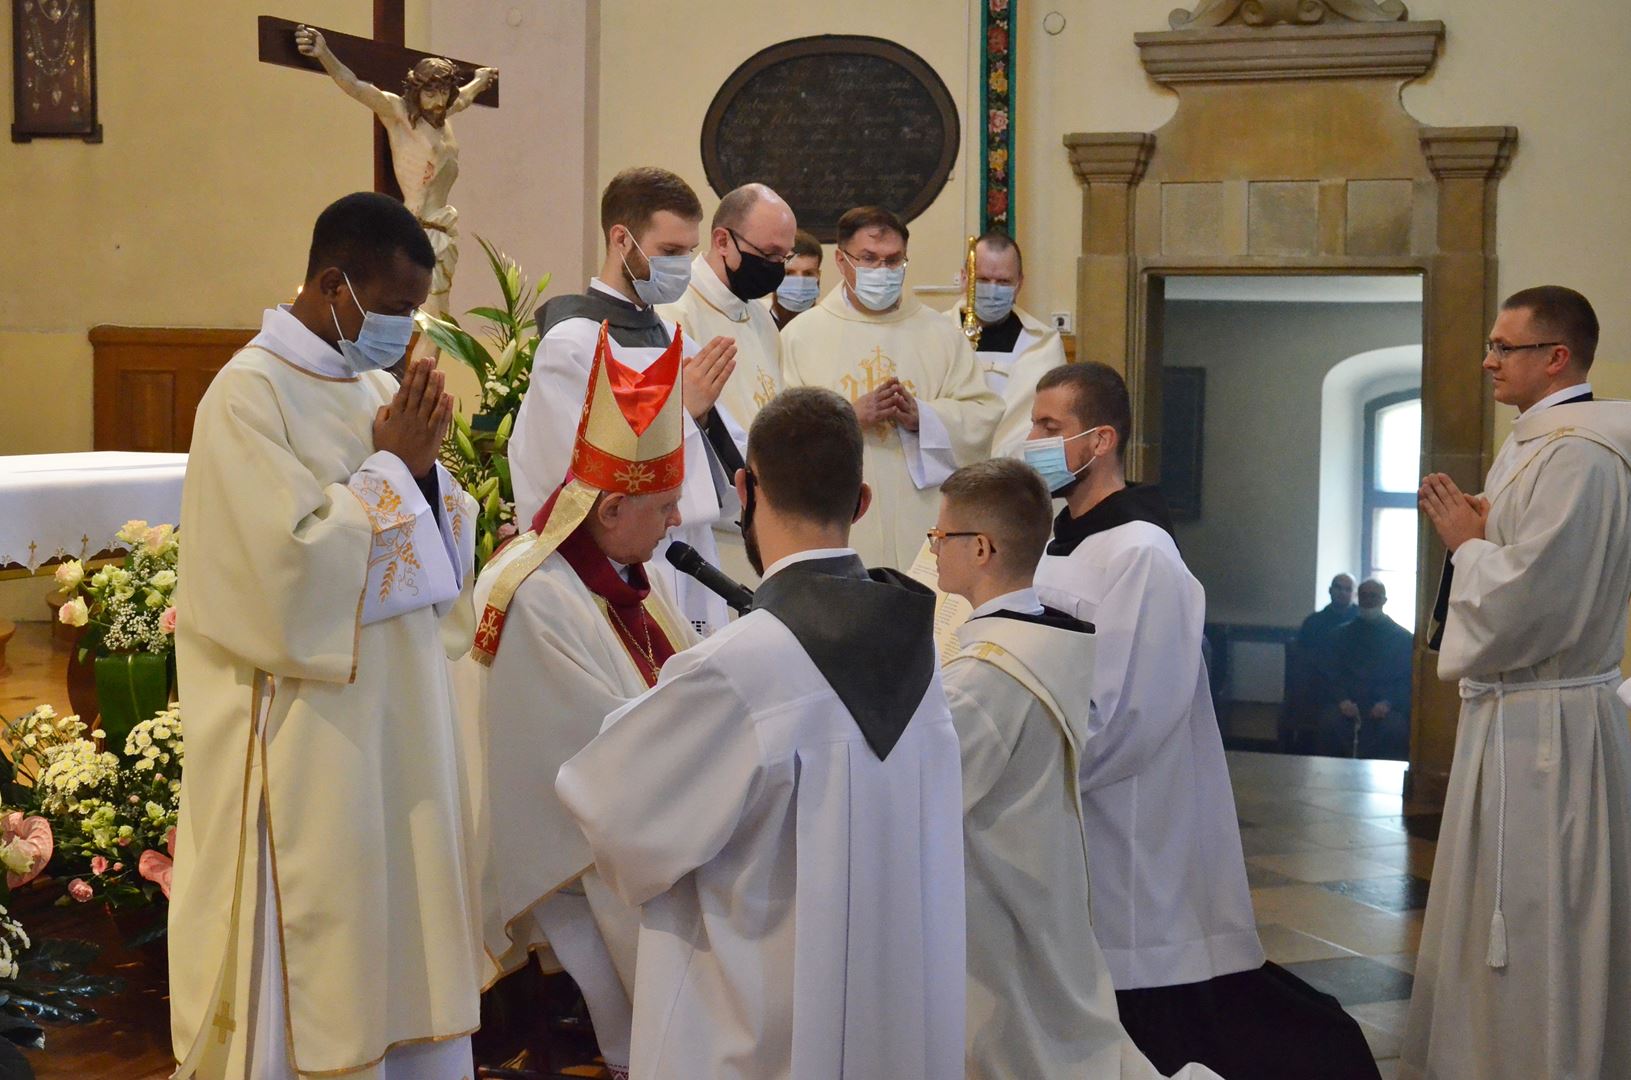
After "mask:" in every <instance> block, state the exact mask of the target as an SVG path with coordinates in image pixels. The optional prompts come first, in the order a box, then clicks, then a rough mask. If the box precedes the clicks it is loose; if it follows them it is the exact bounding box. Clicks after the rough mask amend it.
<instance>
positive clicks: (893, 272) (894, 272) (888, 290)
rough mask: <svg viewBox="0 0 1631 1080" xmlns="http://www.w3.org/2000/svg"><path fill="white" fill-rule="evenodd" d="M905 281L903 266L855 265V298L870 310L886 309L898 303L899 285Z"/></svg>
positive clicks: (904, 268)
mask: <svg viewBox="0 0 1631 1080" xmlns="http://www.w3.org/2000/svg"><path fill="white" fill-rule="evenodd" d="M905 283H906V267H904V266H895V267H889V266H873V267H866V266H857V267H856V268H855V299H857V300H859V301H860V302H861V304H862V305H863V306H864V307H866V308H868V309H869V310H871V311H888V310H889V309H890V308H892V307H894V306H895V305H896V304H898V303H900V287H901V286H902V285H904V284H905Z"/></svg>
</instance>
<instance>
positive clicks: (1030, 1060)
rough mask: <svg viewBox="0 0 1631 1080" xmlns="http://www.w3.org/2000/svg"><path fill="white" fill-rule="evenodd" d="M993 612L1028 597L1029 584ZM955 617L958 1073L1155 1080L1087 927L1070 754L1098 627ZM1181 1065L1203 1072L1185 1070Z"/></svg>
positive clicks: (1084, 716) (995, 1078) (1086, 887)
mask: <svg viewBox="0 0 1631 1080" xmlns="http://www.w3.org/2000/svg"><path fill="white" fill-rule="evenodd" d="M1027 593H1028V595H1026V594H1025V593H1021V594H1014V595H1012V596H1011V597H1004V598H1002V599H1003V601H1006V603H999V604H998V605H997V608H996V610H1001V609H1003V608H1007V609H1009V610H1015V611H1024V610H1026V609H1027V608H1033V609H1035V610H1039V609H1036V608H1035V607H1034V605H1033V604H1028V603H1027V601H1034V600H1035V598H1036V594H1035V593H1034V592H1030V591H1029V590H1027ZM986 610H987V607H986V606H982V607H981V608H980V609H977V613H976V617H975V618H973V619H971V620H970V621H969V622H966V623H964V624H963V625H962V626H961V627H959V628H958V631H957V637H958V640H959V642H960V643H961V645H962V651H961V652H960V653H959V654H958V656H957V658H956V659H954V660H952V662H951V663H949V664H947V665H946V669H945V679H946V698H947V700H948V701H949V702H950V704H951V712H952V721H953V723H954V724H955V725H956V727H957V735H958V739H959V741H960V743H961V746H962V755H963V858H964V868H965V872H966V874H967V878H968V1022H967V1027H968V1030H967V1034H966V1047H967V1049H966V1056H967V1073H966V1076H967V1078H968V1080H1017V1078H1021V1077H1027V1078H1028V1077H1037V1078H1044V1077H1045V1078H1047V1080H1133V1078H1137V1080H1150V1078H1154V1077H1157V1076H1159V1075H1160V1074H1159V1073H1158V1072H1157V1071H1156V1069H1155V1066H1154V1065H1152V1064H1151V1063H1150V1061H1149V1059H1148V1058H1146V1057H1145V1056H1144V1054H1143V1053H1142V1052H1141V1051H1140V1050H1139V1049H1138V1047H1137V1046H1135V1045H1134V1044H1133V1041H1132V1039H1131V1038H1130V1037H1129V1036H1128V1034H1127V1032H1126V1030H1125V1029H1124V1028H1123V1027H1122V1026H1121V1021H1120V1019H1119V1017H1118V1013H1117V1009H1116V995H1115V988H1114V986H1113V985H1112V984H1111V980H1110V969H1109V966H1108V965H1107V964H1106V963H1105V960H1104V954H1103V953H1102V952H1100V950H1099V945H1098V942H1097V940H1096V939H1095V938H1094V935H1093V934H1092V933H1091V932H1088V928H1089V927H1090V926H1091V924H1092V887H1091V885H1090V884H1089V870H1090V867H1089V864H1088V861H1087V847H1086V844H1087V835H1086V831H1085V829H1084V828H1083V824H1082V803H1081V793H1080V791H1079V788H1078V783H1077V776H1078V771H1077V763H1078V761H1079V759H1080V758H1081V755H1082V749H1083V746H1084V745H1085V744H1086V743H1087V741H1088V738H1089V734H1088V733H1089V729H1090V719H1089V707H1090V702H1091V696H1092V693H1093V652H1094V641H1093V635H1092V634H1089V633H1086V632H1084V631H1083V630H1082V629H1067V628H1062V627H1059V626H1052V625H1046V624H1042V623H1037V622H1030V621H1022V620H1019V619H1015V618H1011V617H1007V616H1003V615H995V614H992V615H988V616H986V617H979V615H980V613H983V612H985V611H986ZM1180 1075H1181V1076H1193V1077H1201V1076H1211V1075H1213V1074H1212V1073H1211V1072H1209V1071H1208V1070H1205V1069H1203V1068H1201V1067H1200V1066H1190V1067H1189V1068H1188V1069H1186V1070H1185V1071H1184V1072H1183V1073H1181V1074H1180Z"/></svg>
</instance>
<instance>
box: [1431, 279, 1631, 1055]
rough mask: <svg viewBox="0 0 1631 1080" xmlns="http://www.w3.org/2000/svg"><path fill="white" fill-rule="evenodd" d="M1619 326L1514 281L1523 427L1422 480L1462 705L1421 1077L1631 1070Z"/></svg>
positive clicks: (1513, 369)
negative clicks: (1478, 475) (1611, 364)
mask: <svg viewBox="0 0 1631 1080" xmlns="http://www.w3.org/2000/svg"><path fill="white" fill-rule="evenodd" d="M1597 336H1598V324H1597V315H1596V313H1595V312H1594V311H1593V310H1592V307H1591V304H1590V302H1588V301H1587V300H1586V298H1585V297H1584V296H1581V295H1580V294H1579V293H1577V292H1575V291H1574V290H1572V289H1565V288H1562V287H1561V286H1556V285H1545V286H1540V287H1537V288H1532V289H1525V290H1523V291H1522V292H1519V293H1516V294H1514V295H1513V296H1510V297H1508V298H1507V300H1506V302H1505V303H1503V304H1502V305H1501V311H1500V314H1499V315H1498V316H1497V317H1496V319H1495V324H1494V326H1493V327H1492V328H1491V330H1490V334H1489V341H1488V343H1487V345H1486V348H1485V354H1484V362H1483V366H1484V370H1485V371H1488V372H1489V373H1490V376H1491V378H1492V381H1493V382H1494V384H1495V400H1496V401H1497V402H1499V403H1501V404H1502V405H1513V406H1516V407H1517V409H1518V417H1517V419H1516V420H1515V421H1514V422H1513V425H1512V433H1511V435H1510V436H1509V437H1508V438H1507V440H1506V442H1505V443H1504V444H1503V445H1502V446H1501V449H1500V452H1499V453H1498V454H1496V455H1495V461H1494V463H1493V464H1492V465H1491V467H1490V470H1489V478H1488V480H1487V481H1486V482H1485V485H1484V492H1483V494H1482V495H1481V496H1469V495H1467V494H1464V493H1463V492H1462V491H1461V490H1460V489H1459V488H1458V487H1457V485H1456V483H1455V481H1453V480H1451V479H1450V478H1449V477H1448V476H1446V475H1444V474H1442V473H1435V474H1433V475H1430V476H1428V477H1426V478H1425V479H1424V480H1423V481H1422V486H1421V493H1420V500H1421V508H1422V510H1423V512H1424V513H1426V515H1427V517H1428V520H1429V521H1430V522H1431V523H1432V525H1433V528H1434V530H1435V531H1436V532H1437V533H1438V535H1439V538H1440V539H1441V540H1443V542H1444V546H1445V548H1446V549H1447V550H1448V551H1449V552H1450V559H1449V563H1448V564H1447V566H1446V568H1445V569H1446V574H1445V580H1444V582H1443V585H1442V586H1441V589H1440V595H1439V605H1438V610H1437V611H1436V612H1435V621H1436V622H1437V623H1439V624H1440V625H1439V626H1437V627H1436V628H1435V630H1434V632H1433V634H1432V635H1430V638H1431V640H1432V641H1433V643H1434V644H1435V645H1436V646H1437V647H1438V649H1439V657H1438V672H1439V677H1440V678H1443V679H1460V680H1461V687H1460V689H1461V717H1460V722H1459V723H1458V724H1457V727H1456V739H1455V757H1454V759H1453V762H1452V764H1451V766H1450V784H1449V791H1448V793H1447V794H1446V796H1445V801H1444V823H1443V826H1442V828H1441V829H1440V831H1439V842H1438V854H1437V857H1436V859H1435V860H1434V863H1433V889H1432V893H1431V895H1430V897H1429V899H1428V902H1427V917H1426V922H1425V924H1424V926H1423V929H1422V940H1421V955H1420V957H1419V958H1418V959H1417V962H1416V982H1415V989H1414V993H1413V995H1412V997H1411V1002H1410V1016H1409V1020H1408V1021H1407V1023H1406V1026H1405V1037H1404V1046H1403V1050H1402V1053H1401V1058H1402V1062H1401V1064H1402V1070H1401V1072H1400V1075H1401V1076H1408V1077H1437V1078H1443V1080H1482V1078H1491V1080H1493V1078H1498V1077H1499V1078H1504V1077H1530V1076H1582V1077H1584V1076H1602V1077H1608V1076H1631V1033H1628V1032H1627V1030H1626V1024H1625V1017H1626V1016H1627V1015H1631V733H1628V731H1627V726H1626V710H1625V706H1624V705H1623V704H1622V701H1623V700H1624V698H1625V695H1627V692H1628V691H1627V688H1626V687H1624V686H1622V685H1621V671H1620V669H1619V665H1620V662H1621V657H1622V655H1623V652H1624V648H1625V632H1626V606H1627V601H1628V600H1631V558H1628V553H1627V548H1628V547H1631V464H1628V463H1631V408H1628V407H1627V406H1626V404H1625V403H1624V402H1617V401H1612V402H1611V401H1595V400H1593V398H1592V392H1591V385H1590V383H1588V382H1587V381H1586V380H1587V378H1588V376H1589V373H1590V370H1591V363H1592V359H1593V356H1594V354H1595V353H1596V349H1597ZM1451 571H1453V573H1452V572H1451ZM1617 688H1618V690H1619V693H1618V694H1616V692H1615V691H1616V689H1617Z"/></svg>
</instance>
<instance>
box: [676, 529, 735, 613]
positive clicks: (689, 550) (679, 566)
mask: <svg viewBox="0 0 1631 1080" xmlns="http://www.w3.org/2000/svg"><path fill="white" fill-rule="evenodd" d="M663 557H664V558H666V559H667V560H668V561H669V562H670V563H671V564H673V566H674V569H676V570H678V571H679V572H680V573H682V574H689V575H690V576H691V577H694V578H696V579H697V580H698V581H700V582H702V584H703V586H704V587H706V588H707V589H708V590H709V591H711V592H716V593H718V594H719V595H720V596H722V597H724V598H725V603H726V604H728V605H729V606H730V608H731V609H732V610H733V611H735V612H736V613H737V614H738V615H746V614H747V613H748V609H749V608H751V607H752V606H753V590H752V589H750V588H748V587H747V586H746V585H743V584H742V583H741V582H740V581H732V580H731V579H730V578H728V577H726V576H725V574H724V572H723V571H721V570H720V569H719V567H717V566H714V565H712V564H711V563H709V562H708V560H706V559H704V558H703V557H702V556H701V555H700V554H698V553H697V549H696V548H694V547H692V546H691V545H690V544H687V543H684V542H683V541H680V540H675V541H672V542H671V543H670V544H669V545H668V550H667V551H666V552H664V553H663Z"/></svg>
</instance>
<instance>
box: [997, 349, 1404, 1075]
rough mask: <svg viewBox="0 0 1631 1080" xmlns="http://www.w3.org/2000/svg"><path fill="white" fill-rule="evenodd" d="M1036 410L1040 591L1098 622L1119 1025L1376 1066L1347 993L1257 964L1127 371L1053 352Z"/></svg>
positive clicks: (1222, 769)
mask: <svg viewBox="0 0 1631 1080" xmlns="http://www.w3.org/2000/svg"><path fill="white" fill-rule="evenodd" d="M1031 417H1032V427H1031V437H1030V439H1028V440H1027V441H1026V442H1025V443H1024V444H1023V450H1022V452H1023V455H1024V458H1025V461H1026V463H1027V464H1029V465H1030V466H1031V467H1032V468H1034V469H1035V470H1036V471H1037V472H1039V473H1040V474H1041V475H1042V479H1043V481H1044V482H1045V483H1046V484H1047V485H1048V489H1049V491H1050V492H1051V493H1052V494H1053V495H1054V496H1055V497H1059V498H1063V499H1064V500H1065V508H1064V510H1062V511H1061V512H1060V513H1059V516H1058V517H1057V518H1056V519H1055V521H1054V526H1053V540H1052V542H1051V543H1049V544H1048V547H1047V554H1046V555H1044V556H1043V558H1042V561H1041V564H1040V565H1039V566H1038V567H1037V571H1036V579H1035V580H1036V591H1037V595H1038V597H1039V598H1040V600H1041V602H1042V603H1043V604H1045V605H1047V606H1048V607H1051V608H1055V609H1057V610H1059V611H1062V612H1063V613H1065V614H1066V615H1070V616H1072V617H1074V618H1077V619H1080V620H1081V621H1083V622H1090V623H1092V624H1093V625H1094V629H1095V636H1094V641H1095V645H1096V648H1095V650H1094V653H1093V663H1094V671H1093V681H1092V686H1093V705H1094V708H1093V712H1092V714H1091V717H1090V719H1089V721H1088V724H1087V730H1086V733H1085V738H1084V740H1083V743H1082V746H1083V750H1082V758H1081V765H1080V768H1079V781H1080V784H1081V792H1082V819H1083V823H1084V826H1085V829H1086V833H1087V856H1088V865H1089V866H1090V867H1091V868H1092V871H1093V930H1094V933H1095V934H1096V935H1097V936H1098V939H1099V946H1100V948H1102V949H1103V951H1104V957H1105V960H1106V961H1107V962H1108V964H1109V967H1110V976H1111V980H1112V982H1113V983H1114V984H1115V988H1116V999H1117V1003H1118V1005H1119V1007H1120V1010H1121V1022H1122V1024H1123V1025H1124V1026H1125V1027H1126V1029H1127V1031H1128V1033H1129V1034H1130V1035H1131V1036H1132V1038H1133V1041H1134V1042H1135V1043H1136V1044H1137V1045H1138V1048H1139V1049H1140V1050H1142V1051H1143V1052H1144V1053H1145V1054H1146V1055H1147V1056H1148V1057H1149V1058H1150V1060H1151V1061H1152V1062H1154V1063H1155V1066H1156V1068H1157V1069H1160V1070H1161V1071H1162V1072H1172V1071H1175V1070H1177V1069H1179V1068H1182V1067H1183V1066H1184V1064H1185V1063H1186V1062H1191V1061H1194V1062H1199V1063H1201V1064H1203V1065H1206V1066H1207V1067H1209V1068H1211V1069H1213V1070H1215V1071H1216V1072H1218V1073H1221V1074H1222V1075H1224V1076H1230V1077H1234V1076H1240V1077H1247V1076H1249V1077H1252V1078H1253V1080H1308V1078H1309V1077H1315V1076H1318V1077H1321V1078H1326V1080H1339V1078H1352V1080H1375V1078H1376V1077H1377V1071H1376V1065H1375V1062H1374V1061H1373V1060H1372V1058H1371V1053H1370V1049H1369V1048H1368V1047H1367V1046H1366V1044H1365V1038H1364V1035H1363V1033H1362V1032H1361V1031H1360V1029H1359V1025H1358V1024H1356V1023H1355V1022H1354V1021H1353V1020H1352V1019H1351V1018H1350V1017H1349V1016H1348V1015H1347V1014H1346V1013H1344V1012H1343V1011H1342V1006H1341V1005H1340V1004H1339V1003H1338V1002H1337V1001H1336V999H1335V998H1331V997H1328V996H1326V995H1324V994H1321V993H1319V992H1318V991H1316V990H1314V989H1313V988H1312V987H1310V986H1308V985H1307V984H1306V983H1304V982H1303V981H1302V980H1300V979H1298V978H1297V977H1296V976H1294V975H1292V974H1291V973H1290V972H1287V971H1286V970H1285V969H1283V968H1281V967H1279V966H1277V965H1275V964H1271V963H1265V962H1264V956H1263V947H1262V945H1261V944H1260V943H1259V941H1258V938H1257V922H1256V919H1255V917H1254V916H1253V913H1252V900H1251V893H1250V890H1249V889H1248V887H1247V883H1246V863H1245V858H1244V856H1243V854H1242V852H1241V846H1240V826H1239V822H1238V818H1237V815H1236V813H1235V804H1234V795H1233V790H1232V788H1231V786H1230V783H1229V770H1228V768H1227V766H1226V764H1225V762H1224V757H1223V740H1222V737H1221V736H1220V734H1219V731H1218V721H1217V716H1216V715H1215V714H1214V713H1213V711H1212V695H1211V691H1210V688H1209V686H1208V683H1207V675H1206V665H1205V663H1204V662H1203V660H1202V658H1201V630H1202V626H1203V624H1204V622H1205V618H1206V594H1205V591H1204V590H1203V589H1202V588H1201V584H1200V582H1198V581H1196V580H1195V577H1194V575H1192V574H1191V573H1190V572H1189V569H1188V567H1186V566H1185V565H1184V561H1183V558H1182V556H1180V555H1179V553H1178V545H1177V544H1176V543H1175V542H1174V539H1173V534H1172V521H1171V518H1170V516H1169V515H1168V513H1167V507H1166V502H1165V500H1164V499H1163V498H1162V497H1161V493H1160V492H1159V491H1158V490H1157V489H1155V488H1153V487H1149V486H1146V485H1142V484H1129V483H1128V482H1127V479H1126V473H1125V463H1124V456H1123V455H1124V448H1125V447H1126V445H1127V438H1128V435H1129V433H1130V431H1131V428H1132V408H1131V402H1130V400H1129V398H1128V395H1127V384H1126V383H1125V382H1123V381H1122V378H1121V376H1120V375H1119V374H1118V373H1117V372H1116V371H1115V370H1114V369H1112V368H1110V367H1107V366H1106V365H1104V364H1098V363H1082V364H1071V365H1068V366H1065V367H1058V368H1054V369H1053V370H1052V371H1050V372H1048V373H1047V374H1045V375H1043V376H1042V378H1041V379H1040V380H1039V381H1038V382H1037V387H1036V402H1035V404H1034V405H1033V406H1032V411H1031Z"/></svg>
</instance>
